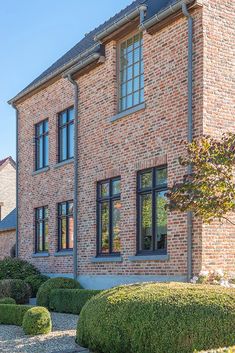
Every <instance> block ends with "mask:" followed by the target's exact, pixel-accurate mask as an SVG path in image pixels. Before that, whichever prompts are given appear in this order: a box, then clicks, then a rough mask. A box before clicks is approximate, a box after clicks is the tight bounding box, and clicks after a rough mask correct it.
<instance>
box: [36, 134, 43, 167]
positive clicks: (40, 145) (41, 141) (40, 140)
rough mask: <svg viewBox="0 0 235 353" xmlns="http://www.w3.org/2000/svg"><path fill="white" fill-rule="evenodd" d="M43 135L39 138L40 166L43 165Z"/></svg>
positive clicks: (38, 164)
mask: <svg viewBox="0 0 235 353" xmlns="http://www.w3.org/2000/svg"><path fill="white" fill-rule="evenodd" d="M42 162H43V137H40V138H39V140H38V163H37V166H38V168H42V167H43V163H42Z"/></svg>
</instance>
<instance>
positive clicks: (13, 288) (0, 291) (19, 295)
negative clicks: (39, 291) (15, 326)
mask: <svg viewBox="0 0 235 353" xmlns="http://www.w3.org/2000/svg"><path fill="white" fill-rule="evenodd" d="M30 296H31V288H30V286H29V285H28V284H27V283H25V282H24V281H22V280H21V279H4V280H2V281H0V298H5V297H10V298H13V299H15V301H16V303H17V304H27V303H28V302H29V298H30Z"/></svg>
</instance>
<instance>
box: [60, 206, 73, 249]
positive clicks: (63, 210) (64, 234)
mask: <svg viewBox="0 0 235 353" xmlns="http://www.w3.org/2000/svg"><path fill="white" fill-rule="evenodd" d="M58 228H59V229H58V230H59V244H58V245H59V250H60V251H62V250H72V249H73V201H66V202H62V203H59V204H58Z"/></svg>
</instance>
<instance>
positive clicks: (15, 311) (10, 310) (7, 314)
mask: <svg viewBox="0 0 235 353" xmlns="http://www.w3.org/2000/svg"><path fill="white" fill-rule="evenodd" d="M30 308H32V307H31V306H29V305H15V304H0V324H4V325H16V326H21V325H22V322H23V318H24V314H25V313H26V312H27V311H28V310H29V309H30Z"/></svg>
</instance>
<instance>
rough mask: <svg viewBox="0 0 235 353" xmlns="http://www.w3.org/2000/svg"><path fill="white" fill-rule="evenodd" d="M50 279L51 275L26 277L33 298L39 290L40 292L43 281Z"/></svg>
mask: <svg viewBox="0 0 235 353" xmlns="http://www.w3.org/2000/svg"><path fill="white" fill-rule="evenodd" d="M48 280H49V277H47V276H44V275H31V276H29V277H27V278H25V280H24V281H25V282H26V283H28V284H29V285H30V287H31V291H32V294H31V295H32V298H35V297H36V295H37V292H38V290H39V288H40V287H41V285H43V283H45V282H46V281H48Z"/></svg>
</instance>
